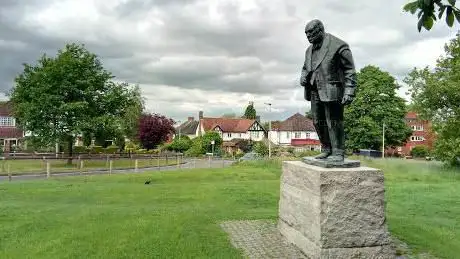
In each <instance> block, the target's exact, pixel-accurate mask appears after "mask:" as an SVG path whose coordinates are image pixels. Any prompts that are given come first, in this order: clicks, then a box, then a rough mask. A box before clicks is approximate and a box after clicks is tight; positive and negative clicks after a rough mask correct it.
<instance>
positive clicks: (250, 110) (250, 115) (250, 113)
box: [243, 102, 257, 120]
mask: <svg viewBox="0 0 460 259" xmlns="http://www.w3.org/2000/svg"><path fill="white" fill-rule="evenodd" d="M256 116H257V112H256V109H255V108H254V103H253V102H249V105H248V106H247V107H246V110H245V111H244V116H243V117H244V118H246V119H251V120H255V119H256Z"/></svg>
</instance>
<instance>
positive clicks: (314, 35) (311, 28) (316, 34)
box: [305, 19, 324, 44]
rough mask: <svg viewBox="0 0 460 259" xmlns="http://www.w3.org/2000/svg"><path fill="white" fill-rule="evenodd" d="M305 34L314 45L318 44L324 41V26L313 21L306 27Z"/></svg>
mask: <svg viewBox="0 0 460 259" xmlns="http://www.w3.org/2000/svg"><path fill="white" fill-rule="evenodd" d="M305 34H306V35H307V39H308V41H309V42H310V43H312V44H317V43H320V42H322V41H323V39H324V25H323V23H322V22H321V21H320V20H317V19H315V20H312V21H310V22H308V23H307V25H306V26H305Z"/></svg>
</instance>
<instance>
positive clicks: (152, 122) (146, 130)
mask: <svg viewBox="0 0 460 259" xmlns="http://www.w3.org/2000/svg"><path fill="white" fill-rule="evenodd" d="M174 132H175V129H174V120H172V119H170V118H167V117H165V116H163V115H160V114H156V113H154V114H143V115H142V116H141V117H140V119H139V141H140V142H141V144H142V147H143V148H145V149H148V150H150V149H154V148H156V147H157V146H158V145H160V144H161V143H163V142H165V141H167V140H168V137H169V136H170V134H173V133H174Z"/></svg>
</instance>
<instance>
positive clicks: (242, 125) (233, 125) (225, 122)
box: [200, 118, 256, 133]
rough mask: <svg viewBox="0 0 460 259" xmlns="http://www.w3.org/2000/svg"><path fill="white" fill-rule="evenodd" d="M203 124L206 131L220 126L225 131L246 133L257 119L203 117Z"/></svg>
mask: <svg viewBox="0 0 460 259" xmlns="http://www.w3.org/2000/svg"><path fill="white" fill-rule="evenodd" d="M200 121H201V125H203V128H204V130H205V131H209V130H213V129H214V128H215V127H217V126H219V127H220V128H221V129H222V131H223V132H237V133H244V132H247V131H248V130H249V128H250V127H251V126H252V125H253V124H254V122H255V121H256V120H250V119H234V118H202V119H200Z"/></svg>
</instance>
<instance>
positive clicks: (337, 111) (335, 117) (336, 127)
mask: <svg viewBox="0 0 460 259" xmlns="http://www.w3.org/2000/svg"><path fill="white" fill-rule="evenodd" d="M323 105H324V110H325V114H326V121H327V128H328V131H329V138H330V141H331V146H332V155H338V156H343V155H344V145H345V143H344V142H345V136H344V124H343V105H342V104H341V103H340V102H327V103H324V104H323Z"/></svg>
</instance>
